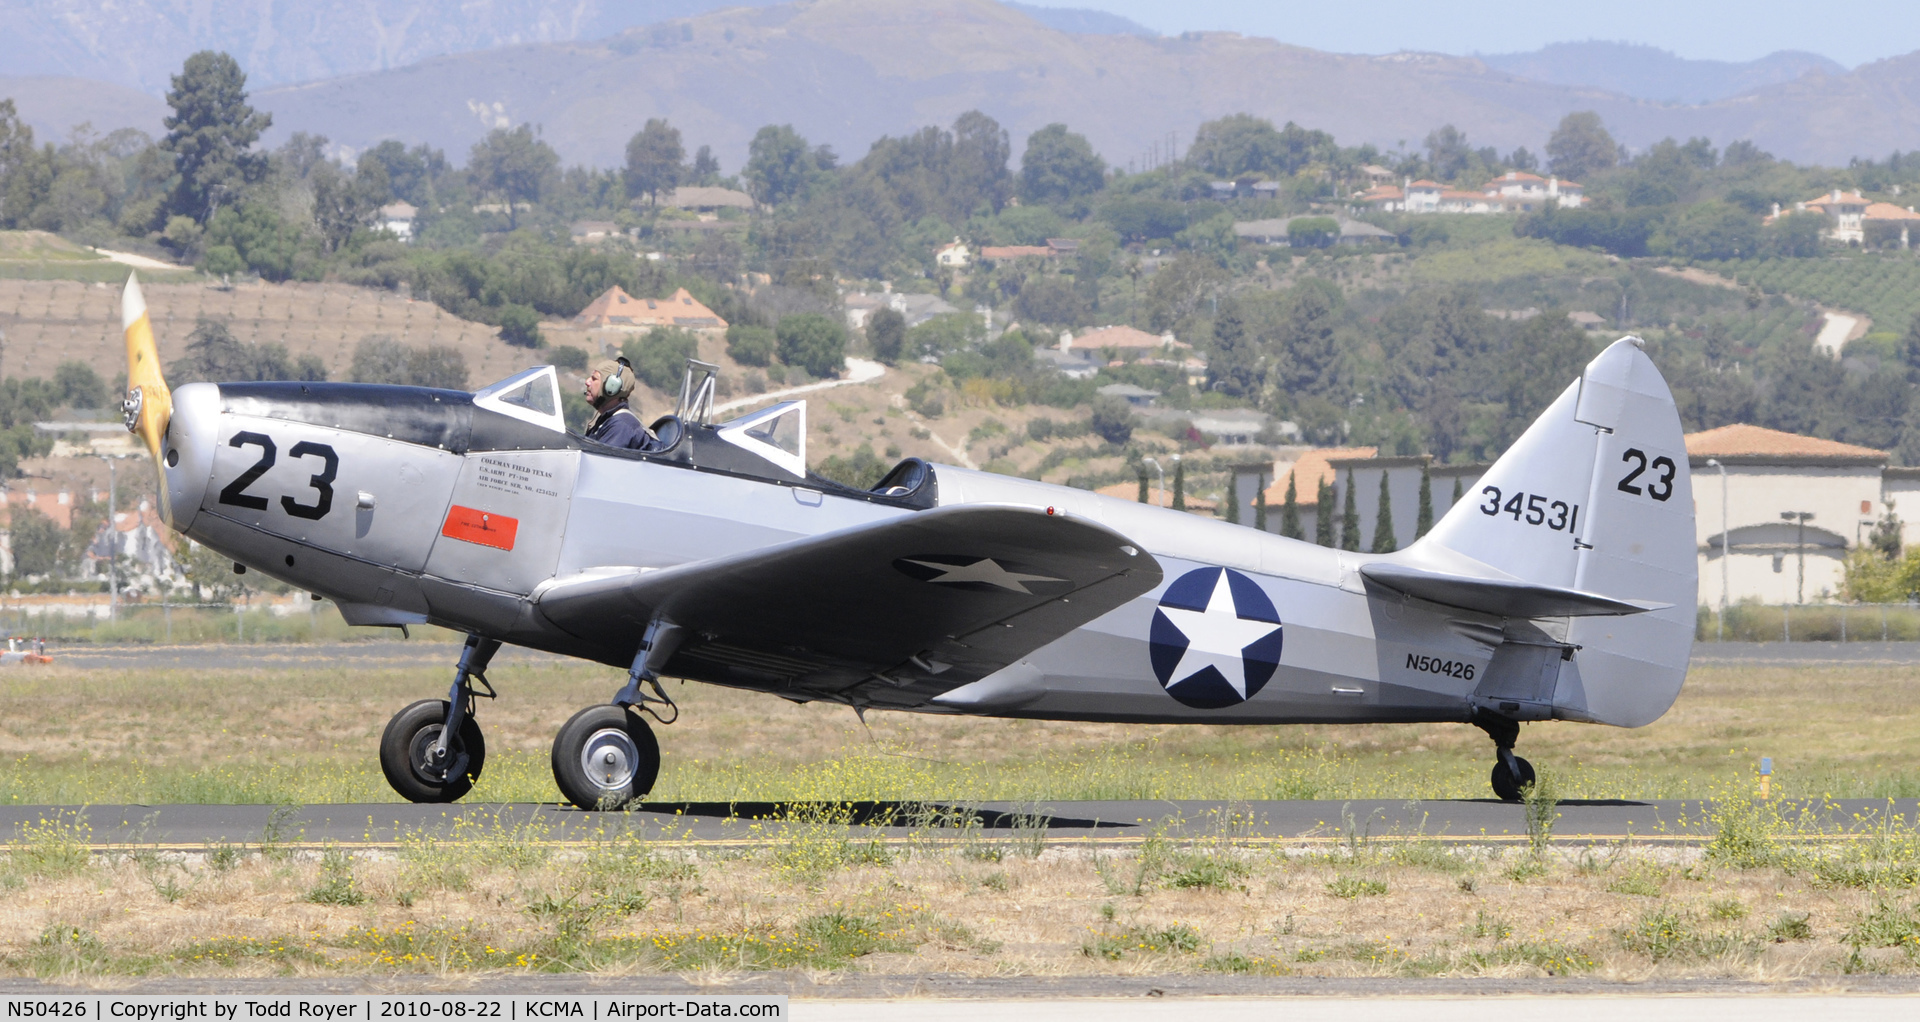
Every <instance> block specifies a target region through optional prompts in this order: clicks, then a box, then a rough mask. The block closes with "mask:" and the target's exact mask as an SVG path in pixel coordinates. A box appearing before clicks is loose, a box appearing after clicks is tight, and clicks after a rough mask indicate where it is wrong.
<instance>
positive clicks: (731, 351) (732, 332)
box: [727, 314, 897, 368]
mask: <svg viewBox="0 0 1920 1022" xmlns="http://www.w3.org/2000/svg"><path fill="white" fill-rule="evenodd" d="M896 315H897V314H896ZM773 348H774V336H773V331H771V330H769V329H767V328H766V327H763V326H754V325H752V324H750V323H735V324H733V325H732V326H730V327H728V328H727V357H728V358H731V359H733V360H734V361H735V362H738V363H740V364H741V365H743V366H760V367H763V368H764V367H765V366H766V365H767V364H768V363H770V362H772V361H773Z"/></svg>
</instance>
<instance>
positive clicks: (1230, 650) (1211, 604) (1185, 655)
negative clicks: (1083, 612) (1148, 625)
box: [1147, 568, 1281, 710]
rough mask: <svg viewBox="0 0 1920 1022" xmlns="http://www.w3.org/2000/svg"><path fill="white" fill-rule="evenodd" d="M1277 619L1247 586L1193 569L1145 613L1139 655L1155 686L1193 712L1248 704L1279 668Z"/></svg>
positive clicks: (1226, 574) (1229, 576)
mask: <svg viewBox="0 0 1920 1022" xmlns="http://www.w3.org/2000/svg"><path fill="white" fill-rule="evenodd" d="M1280 637H1281V627H1280V614H1279V612H1278V611H1276V610H1274V608H1273V601H1272V600H1271V599H1268V598H1267V594H1266V593H1265V592H1264V591H1262V590H1261V588H1260V587H1259V585H1257V584H1255V582H1254V581H1253V579H1250V578H1248V577H1247V576H1245V575H1243V574H1241V573H1240V572H1237V571H1235V570H1233V569H1232V568H1196V569H1195V570H1193V571H1189V572H1187V573H1186V574H1184V575H1182V576H1180V577H1179V578H1178V579H1175V580H1174V583H1173V584H1172V585H1170V586H1168V587H1167V591H1166V593H1165V594H1164V595H1162V596H1161V597H1160V606H1158V607H1156V608H1154V611H1153V629H1152V632H1151V633H1150V634H1149V636H1148V640H1149V641H1148V644H1147V653H1148V656H1149V657H1150V658H1151V659H1152V661H1153V674H1154V677H1156V678H1158V679H1159V680H1160V687H1161V688H1164V689H1166V690H1167V694H1168V695H1170V696H1172V697H1173V698H1175V699H1176V700H1179V701H1180V702H1182V703H1184V704H1186V705H1188V706H1191V707H1194V708H1195V709H1200V710H1218V709H1221V708H1223V707H1227V706H1233V705H1236V704H1238V703H1244V702H1246V701H1247V700H1249V699H1251V698H1253V696H1254V694H1255V693H1256V692H1259V691H1260V689H1261V688H1262V687H1264V686H1265V685H1266V683H1267V682H1268V681H1269V680H1270V679H1272V677H1273V672H1274V670H1275V669H1276V668H1278V667H1279V666H1280Z"/></svg>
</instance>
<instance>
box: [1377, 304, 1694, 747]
mask: <svg viewBox="0 0 1920 1022" xmlns="http://www.w3.org/2000/svg"><path fill="white" fill-rule="evenodd" d="M1694 545H1695V536H1694V525H1693V488H1692V482H1691V477H1690V475H1689V473H1688V470H1687V452H1686V441H1685V439H1684V437H1683V434H1682V432H1681V426H1680V416H1679V413H1678V411H1677V410H1676V409H1675V408H1674V404H1673V395H1672V393H1671V392H1670V391H1669V390H1668V389H1667V384H1666V381H1665V380H1663V379H1662V378H1661V376H1660V372H1659V370H1658V369H1656V368H1655V367H1654V364H1653V360H1652V359H1649V358H1648V357H1647V355H1646V352H1644V351H1642V350H1641V349H1640V343H1639V341H1638V340H1637V339H1635V338H1626V339H1623V340H1620V341H1616V342H1614V343H1613V344H1612V345H1610V346H1608V348H1607V349H1606V350H1605V351H1603V352H1601V353H1600V355H1599V356H1597V357H1596V358H1594V360H1593V361H1592V362H1590V363H1588V364H1587V367H1586V370H1585V372H1583V373H1582V374H1581V377H1580V379H1579V380H1576V381H1575V382H1574V383H1573V385H1572V386H1570V387H1568V388H1567V389H1566V390H1565V391H1564V392H1562V393H1561V395H1560V397H1559V398H1558V399H1557V400H1555V401H1554V402H1553V404H1552V405H1551V406H1549V407H1548V408H1547V410H1546V411H1545V412H1544V413H1542V414H1541V416H1540V418H1538V419H1537V420H1535V421H1534V423H1533V425H1532V426H1530V427H1529V428H1528V429H1527V431H1526V433H1524V434H1523V435H1522V436H1521V437H1520V439H1519V440H1518V441H1516V442H1515V443H1514V445H1513V447H1512V448H1510V449H1509V450H1508V451H1507V452H1506V454H1504V455H1502V456H1501V458H1500V460H1499V461H1497V462H1495V463H1494V466H1493V468H1491V469H1489V470H1488V472H1487V474H1486V475H1485V476H1483V477H1482V478H1481V480H1480V482H1479V486H1478V489H1477V491H1476V492H1474V493H1469V494H1467V495H1466V497H1465V498H1464V499H1463V500H1461V502H1460V503H1459V504H1457V505H1455V506H1454V507H1453V508H1452V509H1451V510H1449V511H1448V512H1447V514H1446V516H1445V517H1444V518H1442V519H1441V520H1440V523H1439V524H1438V525H1436V526H1435V527H1434V530H1433V532H1432V533H1430V534H1429V535H1428V536H1427V537H1426V538H1425V539H1423V540H1421V542H1420V543H1419V544H1416V545H1415V546H1414V547H1413V548H1412V549H1410V550H1409V551H1408V559H1409V561H1412V562H1416V563H1417V562H1419V561H1422V560H1426V561H1431V562H1442V563H1445V562H1452V563H1455V564H1457V563H1458V561H1457V558H1458V556H1461V555H1464V556H1465V557H1467V558H1470V559H1471V560H1472V561H1475V562H1478V563H1479V564H1480V565H1483V566H1485V567H1486V568H1490V569H1492V570H1493V572H1495V573H1498V574H1500V575H1505V576H1510V577H1513V578H1516V579H1521V580H1525V581H1527V582H1532V583H1538V584H1541V585H1545V586H1553V587H1558V588H1564V589H1572V590H1578V591H1581V592H1585V593H1592V594H1597V595H1598V596H1602V597H1608V598H1612V599H1615V600H1622V601H1628V602H1631V603H1635V604H1639V605H1643V606H1657V607H1659V609H1656V610H1650V611H1645V612H1641V613H1633V614H1623V615H1617V616H1583V617H1573V618H1570V619H1564V620H1565V624H1564V627H1565V635H1566V644H1567V645H1568V646H1570V647H1574V648H1573V649H1572V651H1571V655H1570V659H1569V660H1567V661H1566V662H1565V663H1564V664H1563V666H1562V667H1561V669H1560V671H1559V677H1558V681H1557V683H1556V685H1555V689H1554V694H1553V699H1552V704H1553V714H1554V715H1555V716H1560V717H1566V718H1570V719H1577V720H1593V721H1599V722H1603V723H1608V724H1619V725H1622V726H1626V727H1638V726H1640V725H1642V724H1648V723H1651V722H1653V721H1654V720H1657V719H1658V718H1659V717H1660V715H1661V714H1663V713H1665V712H1666V710H1667V707H1669V706H1670V705H1672V703H1673V699H1674V697H1675V696H1677V695H1678V694H1679V692H1680V683H1681V681H1682V680H1683V679H1684V677H1685V675H1686V670H1687V659H1688V657H1689V656H1690V654H1691V652H1692V648H1693V630H1694V614H1695V603H1696V600H1697V593H1696V590H1697V587H1698V577H1697V575H1698V569H1697V566H1696V552H1695V549H1694ZM1541 610H1542V613H1541V615H1540V616H1541V617H1546V616H1547V614H1548V613H1549V612H1550V610H1551V608H1549V607H1547V606H1545V605H1544V604H1543V605H1542V607H1541Z"/></svg>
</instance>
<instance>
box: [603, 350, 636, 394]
mask: <svg viewBox="0 0 1920 1022" xmlns="http://www.w3.org/2000/svg"><path fill="white" fill-rule="evenodd" d="M614 361H615V362H616V363H618V368H616V369H614V371H613V375H611V376H609V377H607V378H606V379H604V380H601V381H600V393H602V394H604V395H606V396H607V397H625V396H626V395H627V392H628V391H631V390H632V389H633V363H632V362H629V361H627V357H626V356H625V355H622V356H620V357H619V358H616V359H614Z"/></svg>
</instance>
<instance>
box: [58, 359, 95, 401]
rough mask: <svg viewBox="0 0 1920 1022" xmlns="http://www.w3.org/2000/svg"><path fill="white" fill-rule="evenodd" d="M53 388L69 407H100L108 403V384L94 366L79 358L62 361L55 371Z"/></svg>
mask: <svg viewBox="0 0 1920 1022" xmlns="http://www.w3.org/2000/svg"><path fill="white" fill-rule="evenodd" d="M53 389H54V390H55V391H57V392H58V393H59V394H60V401H61V403H62V404H65V405H66V406H67V407H69V408H99V407H100V406H101V405H103V404H105V403H106V397H107V385H106V384H104V383H102V382H100V374H99V373H96V372H94V371H93V367H92V366H90V365H88V364H86V363H85V362H82V361H80V360H79V359H69V360H67V361H65V362H62V363H60V365H59V367H58V368H56V369H55V370H54V371H53Z"/></svg>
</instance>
